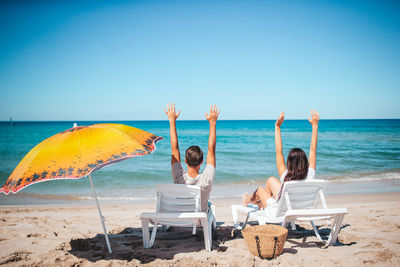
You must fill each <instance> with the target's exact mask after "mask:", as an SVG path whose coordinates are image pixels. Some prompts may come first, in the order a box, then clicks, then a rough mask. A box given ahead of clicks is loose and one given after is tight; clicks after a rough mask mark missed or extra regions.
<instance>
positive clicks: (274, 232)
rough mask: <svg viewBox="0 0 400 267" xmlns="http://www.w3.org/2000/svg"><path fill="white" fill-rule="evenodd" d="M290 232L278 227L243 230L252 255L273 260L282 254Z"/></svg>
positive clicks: (269, 225)
mask: <svg viewBox="0 0 400 267" xmlns="http://www.w3.org/2000/svg"><path fill="white" fill-rule="evenodd" d="M287 234H288V230H287V229H286V228H285V227H282V226H278V225H271V224H267V225H257V226H249V227H246V228H245V229H243V230H242V235H243V237H244V240H246V243H247V247H248V248H249V250H250V252H251V254H253V255H254V256H259V257H260V258H263V259H265V258H267V259H272V258H275V257H277V256H279V255H280V254H282V251H283V246H284V245H285V241H286V237H287Z"/></svg>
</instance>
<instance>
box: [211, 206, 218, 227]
mask: <svg viewBox="0 0 400 267" xmlns="http://www.w3.org/2000/svg"><path fill="white" fill-rule="evenodd" d="M211 212H212V214H211V216H212V219H213V220H212V223H213V229H217V219H216V218H215V205H211Z"/></svg>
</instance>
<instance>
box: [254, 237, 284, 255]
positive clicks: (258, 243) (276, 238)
mask: <svg viewBox="0 0 400 267" xmlns="http://www.w3.org/2000/svg"><path fill="white" fill-rule="evenodd" d="M255 239H256V244H257V251H258V256H259V257H260V258H261V259H265V258H264V257H263V256H261V249H260V238H259V237H258V235H256V236H255ZM274 241H275V242H274V251H273V253H272V257H271V258H270V259H273V258H275V251H276V244H277V243H278V237H277V236H275V237H274Z"/></svg>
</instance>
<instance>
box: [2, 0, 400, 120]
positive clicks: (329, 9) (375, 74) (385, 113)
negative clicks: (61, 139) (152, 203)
mask: <svg viewBox="0 0 400 267" xmlns="http://www.w3.org/2000/svg"><path fill="white" fill-rule="evenodd" d="M14 2H15V3H13V2H12V1H10V2H8V3H6V2H1V4H0V38H1V40H0V120H9V118H10V117H12V118H13V119H14V120H160V119H165V118H166V117H165V115H164V113H163V108H164V106H165V105H166V104H167V103H168V102H169V101H173V102H175V103H176V104H177V106H178V108H180V109H181V118H182V119H203V118H204V111H206V110H207V109H208V106H209V104H218V105H219V106H220V107H221V109H222V112H221V119H273V118H275V117H276V116H277V115H278V114H279V112H280V111H281V110H283V111H285V112H286V117H287V118H289V119H301V118H305V116H306V114H307V113H308V112H309V110H310V109H317V110H318V111H319V112H320V114H321V118H329V119H333V118H400V105H399V99H400V16H399V13H400V4H399V3H398V2H397V3H396V2H394V1H393V2H390V1H149V0H148V1H109V2H106V1H86V2H85V1H76V2H75V3H73V1H44V2H40V1H31V2H29V1H22V3H21V2H20V1H14ZM18 2H19V4H16V3H18Z"/></svg>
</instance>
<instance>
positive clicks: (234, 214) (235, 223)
mask: <svg viewBox="0 0 400 267" xmlns="http://www.w3.org/2000/svg"><path fill="white" fill-rule="evenodd" d="M231 210H232V219H233V227H235V228H239V227H240V225H239V223H238V213H237V208H236V207H235V206H233V205H232V206H231Z"/></svg>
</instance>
